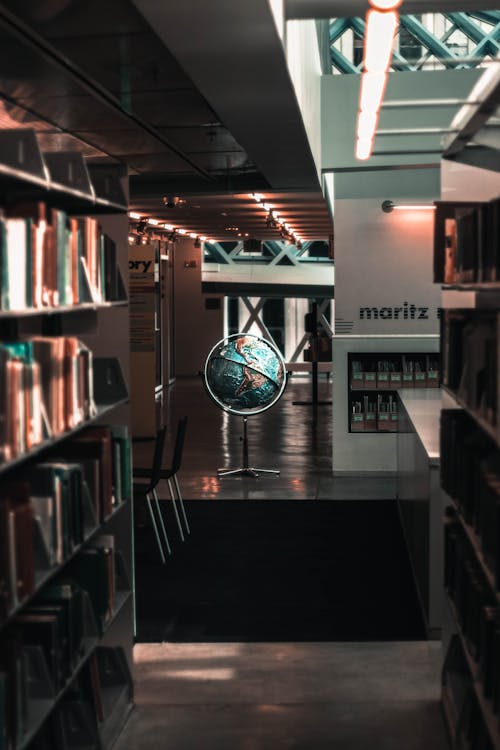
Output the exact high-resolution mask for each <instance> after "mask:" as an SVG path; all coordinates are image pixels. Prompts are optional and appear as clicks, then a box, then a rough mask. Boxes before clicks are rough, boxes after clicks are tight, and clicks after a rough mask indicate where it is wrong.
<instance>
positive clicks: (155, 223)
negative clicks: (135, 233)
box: [128, 211, 214, 242]
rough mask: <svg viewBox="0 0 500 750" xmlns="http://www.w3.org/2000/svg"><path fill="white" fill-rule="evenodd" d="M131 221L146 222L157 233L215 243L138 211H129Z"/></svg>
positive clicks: (205, 237) (204, 236)
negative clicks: (164, 232) (169, 233)
mask: <svg viewBox="0 0 500 750" xmlns="http://www.w3.org/2000/svg"><path fill="white" fill-rule="evenodd" d="M128 217H129V219H132V220H133V221H145V222H146V223H147V224H149V226H151V227H155V229H156V230H157V231H160V232H162V231H166V232H176V233H177V234H180V235H181V236H183V237H184V236H189V237H190V238H191V239H196V238H198V239H200V240H202V242H214V240H212V239H209V238H208V237H207V236H206V235H199V234H196V233H195V232H189V231H188V230H187V229H184V228H183V227H176V226H174V225H173V224H164V223H163V219H153V218H151V217H150V216H143V215H142V214H139V213H137V212H136V211H129V212H128ZM129 241H130V235H129Z"/></svg>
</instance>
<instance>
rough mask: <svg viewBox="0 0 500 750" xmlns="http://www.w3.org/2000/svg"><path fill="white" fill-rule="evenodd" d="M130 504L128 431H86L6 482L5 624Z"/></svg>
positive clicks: (0, 508)
mask: <svg viewBox="0 0 500 750" xmlns="http://www.w3.org/2000/svg"><path fill="white" fill-rule="evenodd" d="M130 498H131V456H130V438H129V435H128V431H127V428H126V427H124V426H122V427H120V426H113V427H106V426H101V425H96V426H91V427H87V428H84V429H83V430H82V431H81V432H79V433H77V434H75V435H74V436H73V437H72V439H71V440H68V441H66V442H64V443H62V444H61V445H59V446H57V447H54V449H53V451H52V453H51V454H50V456H48V457H47V458H46V459H45V460H44V461H42V462H38V463H34V464H28V465H27V466H26V468H25V470H24V471H23V476H22V477H19V479H7V480H4V481H3V482H1V483H0V620H2V619H5V618H6V617H8V615H9V612H11V611H12V610H13V609H14V608H15V607H16V606H17V605H18V604H20V603H21V602H23V601H24V600H25V599H27V598H28V597H29V596H31V595H32V594H33V592H34V591H35V588H36V583H37V579H38V578H39V577H40V576H42V575H43V574H44V573H45V572H47V571H48V570H50V569H51V568H53V567H54V566H58V565H61V564H62V563H63V562H65V561H66V560H67V559H68V558H69V557H70V556H71V555H72V554H73V552H74V551H75V549H76V548H77V547H78V546H79V545H81V544H82V543H83V542H84V541H85V539H86V537H87V536H88V534H89V533H90V532H91V531H92V530H93V529H95V528H96V526H97V525H98V523H100V522H103V521H105V520H106V518H108V517H109V516H110V514H111V513H112V512H113V510H114V509H115V508H116V507H118V506H119V505H121V504H122V503H123V502H124V501H126V500H129V499H130Z"/></svg>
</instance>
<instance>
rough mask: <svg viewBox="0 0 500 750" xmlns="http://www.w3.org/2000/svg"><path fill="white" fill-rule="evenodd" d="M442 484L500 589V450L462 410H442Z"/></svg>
mask: <svg viewBox="0 0 500 750" xmlns="http://www.w3.org/2000/svg"><path fill="white" fill-rule="evenodd" d="M440 443H441V486H442V487H443V489H444V490H445V491H446V492H447V493H448V495H450V497H452V498H453V499H454V500H455V502H456V504H457V506H458V508H459V510H460V513H461V515H462V517H463V519H464V520H465V522H466V523H467V524H468V525H469V526H470V527H471V529H473V531H474V532H475V534H476V535H477V543H478V545H479V547H480V549H481V552H482V554H483V556H484V560H485V562H486V564H487V566H488V568H489V569H490V571H491V573H492V574H493V576H494V578H495V582H496V586H497V588H498V589H499V590H500V534H499V530H500V452H499V450H498V448H497V447H496V445H495V444H494V443H493V441H492V440H491V439H490V438H489V437H488V436H487V435H486V434H485V433H484V432H483V431H482V430H481V429H480V428H479V427H478V426H477V424H476V423H475V422H474V420H473V419H472V418H471V417H470V416H469V415H468V414H467V413H466V412H464V411H462V410H461V409H445V410H443V411H442V412H441V433H440Z"/></svg>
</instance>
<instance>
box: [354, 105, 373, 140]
mask: <svg viewBox="0 0 500 750" xmlns="http://www.w3.org/2000/svg"><path fill="white" fill-rule="evenodd" d="M377 120H378V112H360V113H359V114H358V129H357V136H358V138H359V139H360V140H364V139H366V140H371V139H372V138H373V134H374V133H375V128H376V127H377Z"/></svg>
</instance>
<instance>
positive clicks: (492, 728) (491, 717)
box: [445, 592, 500, 750]
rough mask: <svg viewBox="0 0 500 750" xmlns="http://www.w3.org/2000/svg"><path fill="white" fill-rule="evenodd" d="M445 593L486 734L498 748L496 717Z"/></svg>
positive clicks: (499, 741) (499, 737)
mask: <svg viewBox="0 0 500 750" xmlns="http://www.w3.org/2000/svg"><path fill="white" fill-rule="evenodd" d="M445 595H446V600H447V602H448V605H449V607H450V610H451V614H452V615H453V619H454V621H455V625H456V628H457V633H458V636H459V638H460V642H461V644H462V648H463V651H464V654H465V659H466V661H467V666H468V667H469V670H470V673H471V677H472V686H473V688H474V692H475V694H476V697H477V700H478V703H479V708H480V710H481V715H482V717H483V719H484V723H485V725H486V728H487V729H488V734H489V736H490V739H491V742H492V744H493V747H494V749H495V750H500V732H499V729H498V727H499V723H498V717H497V716H496V715H495V713H494V712H493V709H492V708H491V706H490V703H489V701H487V700H486V698H485V697H484V693H483V686H482V683H481V681H480V680H479V677H478V666H477V664H476V662H475V661H474V659H473V658H472V656H471V654H470V652H469V649H468V647H467V641H466V640H465V638H464V635H463V633H462V629H461V627H460V623H459V620H458V615H457V611H456V608H455V605H454V603H453V602H452V600H451V599H450V597H449V595H448V593H447V592H445Z"/></svg>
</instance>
